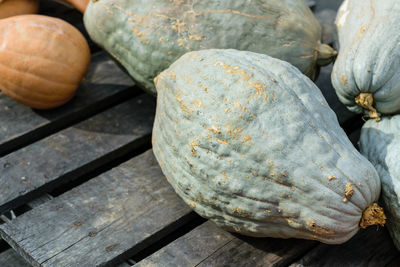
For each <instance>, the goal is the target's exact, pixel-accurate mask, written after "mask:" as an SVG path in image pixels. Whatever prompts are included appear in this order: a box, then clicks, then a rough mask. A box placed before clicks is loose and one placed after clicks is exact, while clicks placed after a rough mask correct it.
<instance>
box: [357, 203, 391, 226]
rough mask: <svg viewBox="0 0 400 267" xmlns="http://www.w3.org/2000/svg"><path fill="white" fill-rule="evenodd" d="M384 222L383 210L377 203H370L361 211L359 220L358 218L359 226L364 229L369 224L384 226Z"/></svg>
mask: <svg viewBox="0 0 400 267" xmlns="http://www.w3.org/2000/svg"><path fill="white" fill-rule="evenodd" d="M385 223H386V216H385V213H384V212H383V208H381V207H379V205H378V204H376V203H372V204H371V205H369V207H368V208H366V209H365V210H364V211H363V214H362V217H361V220H360V227H361V228H363V229H365V228H367V227H368V226H371V225H377V224H379V225H380V226H384V225H385Z"/></svg>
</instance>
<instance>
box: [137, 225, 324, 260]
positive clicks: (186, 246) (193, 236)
mask: <svg viewBox="0 0 400 267" xmlns="http://www.w3.org/2000/svg"><path fill="white" fill-rule="evenodd" d="M316 244H317V243H316V242H314V241H306V240H297V239H288V240H285V239H274V238H250V237H244V236H239V235H233V234H230V233H228V232H226V231H223V230H221V229H220V228H218V227H217V226H216V225H215V224H214V223H212V222H210V221H208V222H206V223H204V224H202V225H201V226H199V227H197V228H196V229H194V230H192V231H191V232H189V233H188V234H186V235H184V236H182V237H180V238H178V239H177V240H175V241H174V242H172V243H170V244H169V245H168V246H166V247H164V248H162V249H161V250H159V251H157V252H156V253H154V254H153V255H151V256H149V257H148V258H146V259H144V260H142V261H140V262H139V263H138V264H136V265H135V267H136V266H137V267H149V266H249V267H250V266H251V267H253V266H287V265H288V264H290V263H291V262H292V261H293V260H295V259H297V258H299V257H300V256H302V255H303V254H305V253H306V252H307V251H309V250H310V249H311V248H313V247H314V246H316Z"/></svg>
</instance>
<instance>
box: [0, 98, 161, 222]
mask: <svg viewBox="0 0 400 267" xmlns="http://www.w3.org/2000/svg"><path fill="white" fill-rule="evenodd" d="M154 102H155V101H154V99H153V97H151V96H148V95H142V96H139V97H137V98H134V99H131V100H129V101H128V102H125V103H123V104H120V105H118V106H116V107H114V108H111V109H109V110H106V111H104V112H102V113H100V114H98V115H96V116H94V117H92V118H90V119H88V120H86V121H83V122H81V123H79V124H77V125H74V126H73V127H69V128H67V129H65V130H63V131H60V132H58V133H56V134H54V135H51V136H49V137H47V138H45V139H42V140H40V141H38V142H36V143H33V144H31V145H29V146H27V147H25V148H23V149H20V150H18V151H15V152H13V153H11V154H9V155H7V156H5V157H3V158H0V171H1V178H2V179H0V214H1V213H3V212H4V211H6V210H8V209H12V208H14V207H16V206H18V205H20V204H23V203H26V202H27V201H28V200H29V199H32V198H34V197H38V196H39V195H41V194H43V191H44V190H49V189H51V188H53V187H54V186H56V185H58V184H61V183H63V182H67V181H70V180H73V179H75V178H77V177H81V176H82V175H84V174H85V173H88V172H90V171H92V170H94V169H96V168H98V167H100V166H101V165H103V164H105V163H107V162H109V161H111V160H113V159H115V158H117V157H120V156H122V155H124V154H126V153H128V152H129V151H131V150H133V149H135V148H137V147H138V146H141V145H143V144H144V143H145V142H149V141H150V134H151V129H152V124H153V118H154V109H155V103H154Z"/></svg>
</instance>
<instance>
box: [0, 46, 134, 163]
mask: <svg viewBox="0 0 400 267" xmlns="http://www.w3.org/2000/svg"><path fill="white" fill-rule="evenodd" d="M133 86H134V84H133V82H132V80H131V79H130V78H129V77H128V76H127V75H126V74H125V73H124V72H122V71H121V70H120V69H119V67H118V66H117V65H116V64H115V63H114V61H113V60H111V59H110V58H109V56H108V55H107V54H106V53H104V52H100V53H97V54H96V55H93V56H92V62H91V65H90V69H89V71H88V74H87V75H86V78H85V80H84V81H83V83H82V84H81V85H80V87H79V89H78V92H77V95H76V96H75V98H74V99H73V100H71V101H70V102H69V103H67V104H66V105H64V106H62V107H60V108H57V109H53V110H48V111H37V110H32V109H30V108H28V107H26V106H24V105H22V104H19V103H17V102H15V101H14V100H12V99H11V98H9V97H7V96H6V95H4V94H2V93H0V108H1V111H0V157H1V156H3V155H5V154H7V153H9V152H11V151H14V150H15V149H17V148H19V147H22V146H24V145H26V144H29V143H30V142H33V141H35V140H39V139H40V138H43V137H45V136H47V135H49V134H51V133H53V132H55V131H57V130H60V129H62V128H63V127H65V126H67V125H70V124H72V123H73V122H76V121H79V120H82V119H83V118H85V117H89V116H91V115H93V114H95V113H97V112H99V111H101V110H104V109H105V108H107V107H110V106H113V105H115V104H117V103H120V102H122V101H124V100H126V99H128V98H130V97H133V96H134V95H137V94H139V93H141V91H140V89H137V88H134V87H133Z"/></svg>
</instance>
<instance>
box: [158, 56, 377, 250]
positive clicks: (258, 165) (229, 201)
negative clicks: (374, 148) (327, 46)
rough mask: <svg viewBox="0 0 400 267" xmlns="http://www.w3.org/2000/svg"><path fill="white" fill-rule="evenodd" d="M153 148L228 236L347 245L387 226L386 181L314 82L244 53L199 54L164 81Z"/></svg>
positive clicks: (171, 176) (178, 186) (182, 189)
mask: <svg viewBox="0 0 400 267" xmlns="http://www.w3.org/2000/svg"><path fill="white" fill-rule="evenodd" d="M155 83H156V87H157V93H158V95H157V111H156V118H155V123H154V129H153V150H154V153H155V156H156V158H157V160H158V162H159V163H160V166H161V169H162V171H163V173H164V174H165V176H166V177H167V179H168V181H169V182H170V183H171V185H172V186H173V187H174V189H175V191H176V192H177V193H178V194H179V195H180V197H182V198H183V199H184V201H186V203H187V204H188V205H190V206H191V207H193V209H194V210H195V211H196V212H197V213H199V214H200V215H201V216H203V217H205V218H209V219H211V220H213V221H214V222H215V223H217V224H218V225H219V226H221V227H223V228H224V229H226V230H229V231H236V232H240V233H242V234H245V235H250V236H259V237H266V236H269V237H280V238H290V237H296V238H305V239H315V240H320V241H322V242H325V243H332V244H337V243H342V242H345V241H346V240H348V239H349V238H350V237H352V236H353V235H354V234H355V233H356V232H357V231H358V229H359V225H361V226H362V227H366V226H367V225H370V224H374V223H377V222H379V223H381V224H382V223H384V218H383V212H382V210H381V209H380V208H379V207H378V206H376V204H373V203H374V201H376V200H377V199H378V197H379V193H380V181H379V177H378V175H377V173H376V171H375V169H374V167H373V166H372V165H371V163H369V162H368V161H367V160H366V159H365V158H364V157H363V156H362V155H361V154H360V153H359V152H358V151H357V150H356V149H355V148H354V147H353V145H352V144H351V143H350V141H349V139H348V138H347V136H346V134H345V133H344V132H343V130H342V129H341V128H340V126H339V124H338V121H337V118H336V115H335V113H334V112H333V111H332V110H331V109H330V108H329V106H328V104H327V102H326V101H325V99H324V97H323V96H322V94H321V92H320V90H319V89H318V88H317V87H316V86H315V85H314V84H313V83H312V81H311V80H310V79H308V78H307V77H306V76H304V75H303V74H302V73H301V72H300V71H299V70H298V69H297V68H295V67H293V66H292V65H290V64H289V63H287V62H284V61H281V60H278V59H274V58H272V57H269V56H266V55H262V54H257V53H253V52H245V51H238V50H218V49H212V50H201V51H198V52H190V53H187V54H185V55H184V56H182V57H181V58H180V59H179V60H177V61H176V62H175V63H173V64H172V65H171V66H170V68H169V69H167V70H165V71H163V72H162V73H161V74H160V75H159V76H158V77H157V78H156V80H155Z"/></svg>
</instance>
